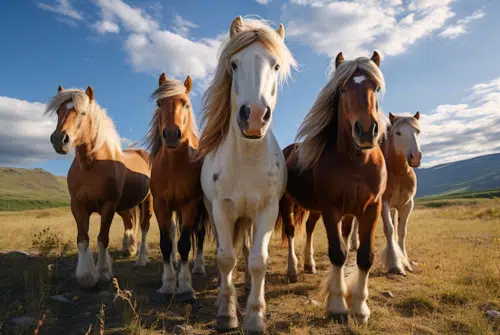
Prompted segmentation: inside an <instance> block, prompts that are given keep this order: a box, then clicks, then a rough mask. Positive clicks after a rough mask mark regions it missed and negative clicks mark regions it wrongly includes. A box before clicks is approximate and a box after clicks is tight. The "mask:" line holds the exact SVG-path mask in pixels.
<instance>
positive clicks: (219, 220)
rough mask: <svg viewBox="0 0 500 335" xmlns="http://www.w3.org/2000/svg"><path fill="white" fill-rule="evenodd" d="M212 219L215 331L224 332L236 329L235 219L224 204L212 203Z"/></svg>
mask: <svg viewBox="0 0 500 335" xmlns="http://www.w3.org/2000/svg"><path fill="white" fill-rule="evenodd" d="M212 217H213V222H214V224H215V228H216V231H217V265H218V266H219V274H220V285H219V294H218V296H217V304H216V305H217V320H216V324H215V329H216V330H217V331H219V332H226V331H231V330H234V329H237V328H238V316H237V311H238V300H237V299H236V290H235V288H234V284H233V269H234V267H235V265H236V255H235V252H234V246H233V230H234V226H235V218H232V217H231V216H229V215H228V214H227V213H226V212H225V208H224V204H221V203H219V202H213V205H212Z"/></svg>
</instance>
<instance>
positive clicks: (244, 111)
mask: <svg viewBox="0 0 500 335" xmlns="http://www.w3.org/2000/svg"><path fill="white" fill-rule="evenodd" d="M249 117H250V107H248V106H246V105H243V106H241V107H240V119H241V120H243V121H248V118H249Z"/></svg>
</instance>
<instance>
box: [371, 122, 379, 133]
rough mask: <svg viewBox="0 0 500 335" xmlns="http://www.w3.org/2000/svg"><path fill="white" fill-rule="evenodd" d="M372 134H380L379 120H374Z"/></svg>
mask: <svg viewBox="0 0 500 335" xmlns="http://www.w3.org/2000/svg"><path fill="white" fill-rule="evenodd" d="M372 135H373V137H377V136H378V122H377V121H375V122H373V128H372Z"/></svg>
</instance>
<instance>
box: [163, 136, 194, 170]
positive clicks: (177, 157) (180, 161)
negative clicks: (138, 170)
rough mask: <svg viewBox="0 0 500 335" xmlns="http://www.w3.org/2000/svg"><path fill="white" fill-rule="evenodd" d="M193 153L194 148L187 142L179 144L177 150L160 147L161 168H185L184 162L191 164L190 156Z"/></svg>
mask: <svg viewBox="0 0 500 335" xmlns="http://www.w3.org/2000/svg"><path fill="white" fill-rule="evenodd" d="M193 153H194V148H192V146H191V145H190V142H189V140H186V141H183V142H181V143H179V145H178V146H177V148H175V149H170V148H166V147H165V146H163V145H162V147H161V150H160V153H159V155H160V157H159V158H160V161H161V162H162V166H168V167H171V168H172V169H176V168H180V169H182V168H183V167H185V166H186V162H191V156H192V155H193Z"/></svg>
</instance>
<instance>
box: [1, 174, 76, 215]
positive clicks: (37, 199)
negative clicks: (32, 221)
mask: <svg viewBox="0 0 500 335" xmlns="http://www.w3.org/2000/svg"><path fill="white" fill-rule="evenodd" d="M68 204H69V194H68V187H67V184H66V178H65V177H58V176H54V175H53V174H51V173H49V172H47V171H45V170H42V169H21V168H10V167H0V211H9V210H10V211H19V210H26V209H41V208H51V207H60V206H67V205H68Z"/></svg>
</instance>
